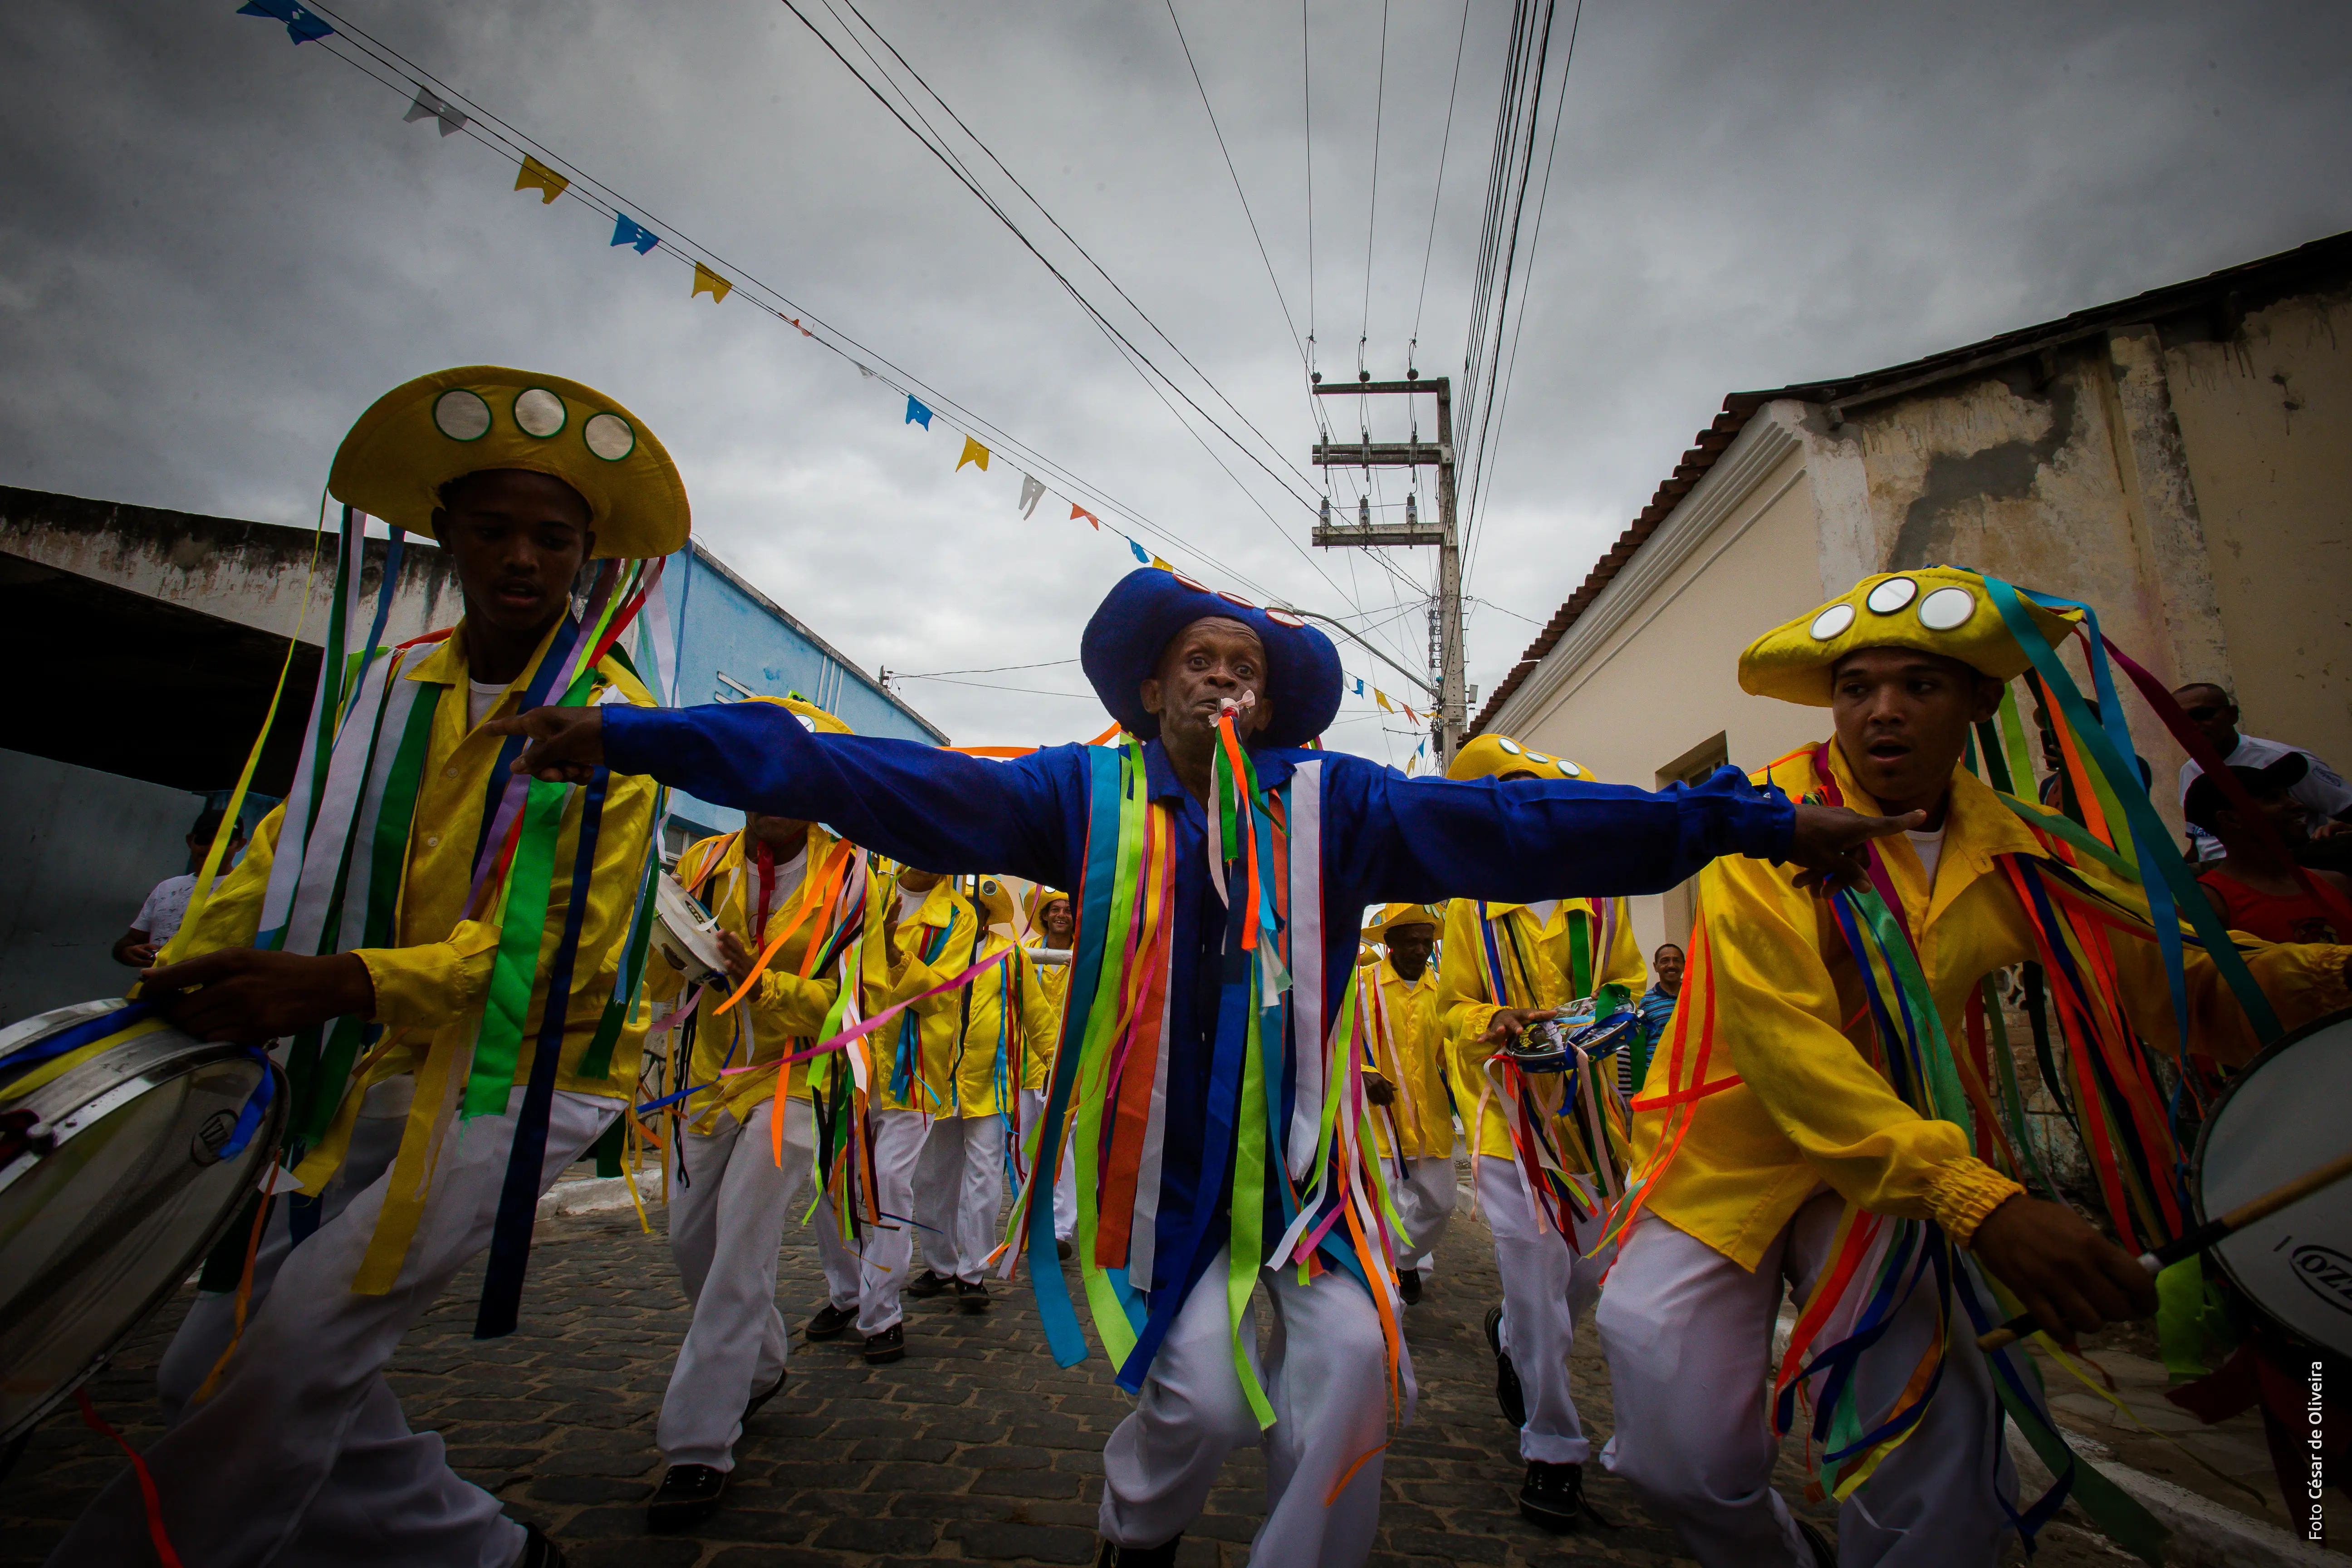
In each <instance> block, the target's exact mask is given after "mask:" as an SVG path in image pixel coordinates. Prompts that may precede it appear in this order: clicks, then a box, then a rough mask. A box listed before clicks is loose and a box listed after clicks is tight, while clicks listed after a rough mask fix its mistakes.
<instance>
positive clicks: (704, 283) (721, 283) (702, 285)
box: [687, 261, 735, 305]
mask: <svg viewBox="0 0 2352 1568" xmlns="http://www.w3.org/2000/svg"><path fill="white" fill-rule="evenodd" d="M734 288H735V285H734V284H732V283H730V282H729V281H727V279H724V278H721V277H720V276H719V274H718V273H716V272H713V271H712V270H710V268H708V267H705V266H704V265H703V264H702V263H701V262H699V261H698V262H696V263H695V264H694V294H688V296H687V298H688V299H689V300H691V299H693V298H694V295H695V294H708V295H709V296H710V302H711V303H712V304H714V305H716V304H717V303H719V300H724V299H725V298H727V296H728V295H729V294H730V293H731V292H732V291H733V290H734Z"/></svg>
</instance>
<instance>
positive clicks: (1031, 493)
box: [1019, 474, 1045, 517]
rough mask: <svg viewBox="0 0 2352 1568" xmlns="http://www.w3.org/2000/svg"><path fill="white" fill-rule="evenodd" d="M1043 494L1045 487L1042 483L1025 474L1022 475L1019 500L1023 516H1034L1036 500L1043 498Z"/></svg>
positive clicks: (1035, 513)
mask: <svg viewBox="0 0 2352 1568" xmlns="http://www.w3.org/2000/svg"><path fill="white" fill-rule="evenodd" d="M1044 496H1045V486H1044V485H1042V484H1039V483H1038V482H1037V481H1036V480H1035V479H1031V478H1030V477H1029V476H1028V475H1026V474H1024V475H1022V476H1021V500H1020V502H1019V505H1020V508H1021V515H1022V516H1024V517H1034V516H1036V515H1037V502H1038V501H1039V500H1041V499H1043V498H1044Z"/></svg>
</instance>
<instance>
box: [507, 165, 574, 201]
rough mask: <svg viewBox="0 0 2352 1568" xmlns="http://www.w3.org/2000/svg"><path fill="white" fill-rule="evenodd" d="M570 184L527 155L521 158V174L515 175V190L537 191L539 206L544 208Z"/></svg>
mask: <svg viewBox="0 0 2352 1568" xmlns="http://www.w3.org/2000/svg"><path fill="white" fill-rule="evenodd" d="M571 184H572V182H571V181H569V180H567V179H565V178H564V177H563V176H562V175H561V174H557V173H556V172H555V171H554V170H552V169H551V168H549V167H548V166H547V165H546V164H544V163H541V162H540V161H539V160H538V159H536V158H534V157H531V156H530V154H528V153H525V154H524V156H523V161H522V170H521V172H520V174H516V175H515V189H516V190H519V191H537V192H538V193H539V205H541V206H545V205H547V204H548V203H550V202H551V201H553V200H554V199H555V198H556V197H558V196H560V195H562V194H563V193H564V191H565V189H566V188H567V187H568V186H570V185H571Z"/></svg>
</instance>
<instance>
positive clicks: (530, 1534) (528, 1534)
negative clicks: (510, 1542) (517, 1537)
mask: <svg viewBox="0 0 2352 1568" xmlns="http://www.w3.org/2000/svg"><path fill="white" fill-rule="evenodd" d="M515 1568H564V1561H563V1548H562V1547H561V1546H558V1545H556V1544H555V1542H553V1541H552V1540H551V1539H549V1537H548V1533H547V1531H543V1530H541V1529H540V1528H539V1526H537V1525H535V1524H526V1525H524V1526H523V1527H522V1555H521V1556H520V1557H519V1558H517V1559H516V1560H515Z"/></svg>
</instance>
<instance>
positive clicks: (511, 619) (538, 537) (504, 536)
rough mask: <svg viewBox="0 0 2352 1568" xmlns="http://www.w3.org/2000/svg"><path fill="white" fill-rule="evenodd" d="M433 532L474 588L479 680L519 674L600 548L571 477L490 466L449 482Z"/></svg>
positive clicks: (470, 599)
mask: <svg viewBox="0 0 2352 1568" xmlns="http://www.w3.org/2000/svg"><path fill="white" fill-rule="evenodd" d="M441 500H442V504H441V505H439V506H437V507H436V508H434V509H433V537H434V538H435V539H436V540H438V541H439V542H440V544H441V548H442V549H443V550H445V551H447V552H449V557H450V559H451V560H452V561H453V562H454V563H456V564H457V581H458V583H459V584H461V585H462V586H463V587H464V589H465V595H466V661H467V665H468V666H470V667H471V672H472V675H473V678H474V679H476V680H484V681H488V680H498V681H510V680H512V679H515V677H517V676H519V675H520V674H521V673H522V672H523V668H524V667H525V666H527V665H528V664H530V656H531V654H532V653H533V652H535V651H536V650H537V649H538V647H539V645H540V642H541V639H542V638H543V637H546V636H547V632H548V628H549V627H551V626H553V625H554V624H555V623H556V621H557V619H558V618H559V617H561V616H562V615H563V613H564V612H565V610H566V609H568V608H569V607H570V605H571V595H572V579H573V578H574V577H576V576H577V575H579V573H580V566H581V563H583V562H584V561H586V560H587V559H588V556H589V552H592V551H593V550H594V549H595V547H596V535H595V532H594V531H593V530H592V529H591V528H590V527H589V526H588V524H589V510H588V503H587V502H586V501H585V500H582V499H581V497H580V492H579V491H577V490H575V489H572V487H571V486H570V485H567V484H565V483H564V482H563V481H562V479H552V478H551V477H549V476H548V475H546V474H534V473H529V472H526V471H525V470H523V469H520V468H485V469H482V470H481V471H479V472H478V473H472V474H467V476H466V477H465V478H464V479H458V480H457V481H455V482H454V483H452V484H449V485H447V486H446V487H444V489H443V490H442V496H441Z"/></svg>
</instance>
